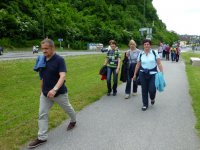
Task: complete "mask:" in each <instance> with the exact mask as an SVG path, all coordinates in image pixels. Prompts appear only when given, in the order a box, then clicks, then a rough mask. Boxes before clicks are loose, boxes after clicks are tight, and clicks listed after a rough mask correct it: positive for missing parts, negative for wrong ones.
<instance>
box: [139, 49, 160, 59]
mask: <svg viewBox="0 0 200 150" xmlns="http://www.w3.org/2000/svg"><path fill="white" fill-rule="evenodd" d="M152 52H153V54H154V56H155V61H156V62H157V60H156V52H155V51H154V50H152ZM141 57H142V52H141V53H140V62H141Z"/></svg>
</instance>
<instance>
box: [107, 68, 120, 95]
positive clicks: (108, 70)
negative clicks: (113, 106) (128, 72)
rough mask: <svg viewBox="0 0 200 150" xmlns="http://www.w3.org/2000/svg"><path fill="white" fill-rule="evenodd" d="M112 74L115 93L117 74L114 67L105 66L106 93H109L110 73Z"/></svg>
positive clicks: (114, 91) (110, 89)
mask: <svg viewBox="0 0 200 150" xmlns="http://www.w3.org/2000/svg"><path fill="white" fill-rule="evenodd" d="M112 74H113V93H117V81H118V74H117V73H116V68H111V67H107V88H108V93H111V91H112V88H111V75H112Z"/></svg>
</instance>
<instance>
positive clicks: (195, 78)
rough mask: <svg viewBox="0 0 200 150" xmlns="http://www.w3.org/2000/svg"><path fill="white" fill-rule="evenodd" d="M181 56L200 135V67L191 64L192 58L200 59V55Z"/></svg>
mask: <svg viewBox="0 0 200 150" xmlns="http://www.w3.org/2000/svg"><path fill="white" fill-rule="evenodd" d="M181 56H182V58H183V59H184V61H185V65H186V72H187V78H188V82H189V93H190V95H191V97H192V106H193V110H194V113H195V116H196V125H195V128H196V129H197V132H198V133H199V135H200V91H199V89H200V66H192V65H191V64H190V57H200V54H197V53H192V52H188V53H182V54H181Z"/></svg>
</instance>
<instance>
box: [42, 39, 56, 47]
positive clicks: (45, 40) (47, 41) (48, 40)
mask: <svg viewBox="0 0 200 150" xmlns="http://www.w3.org/2000/svg"><path fill="white" fill-rule="evenodd" d="M44 43H48V44H49V46H50V47H55V45H54V41H53V40H51V39H47V38H46V39H44V40H42V42H41V43H40V44H41V45H42V44H44Z"/></svg>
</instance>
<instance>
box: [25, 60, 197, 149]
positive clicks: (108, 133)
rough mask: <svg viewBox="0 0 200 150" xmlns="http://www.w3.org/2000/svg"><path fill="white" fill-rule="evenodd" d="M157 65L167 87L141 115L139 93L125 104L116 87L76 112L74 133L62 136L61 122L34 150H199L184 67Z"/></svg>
mask: <svg viewBox="0 0 200 150" xmlns="http://www.w3.org/2000/svg"><path fill="white" fill-rule="evenodd" d="M162 63H163V66H164V74H165V80H166V83H167V87H166V88H165V91H164V92H161V93H157V97H156V103H155V105H154V106H150V107H149V108H148V110H147V111H145V112H143V111H141V107H142V101H141V99H142V98H141V89H140V88H139V89H138V95H137V96H132V97H131V98H130V99H128V100H125V99H124V89H125V84H122V85H120V86H119V87H118V95H117V96H115V97H114V96H103V97H102V98H101V99H100V100H98V101H97V102H95V103H93V104H91V105H90V106H88V107H86V108H84V109H83V110H82V111H80V112H78V113H77V126H76V128H75V129H74V130H72V131H68V132H67V131H66V126H67V124H68V123H69V120H66V121H64V122H63V123H62V124H61V125H60V126H59V127H57V128H55V129H54V130H52V131H50V132H49V138H48V141H47V143H45V144H44V145H41V146H39V147H38V148H36V150H199V149H200V139H199V137H198V136H197V134H196V130H195V128H194V125H195V117H194V114H193V111H192V107H191V97H190V96H189V93H188V92H189V91H188V82H187V77H186V73H185V65H184V63H183V62H182V61H180V62H178V63H175V62H174V63H172V62H171V61H164V60H163V61H162ZM97 92H98V91H97ZM50 119H51V118H50ZM36 134H37V133H36ZM24 149H26V148H23V150H24Z"/></svg>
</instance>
